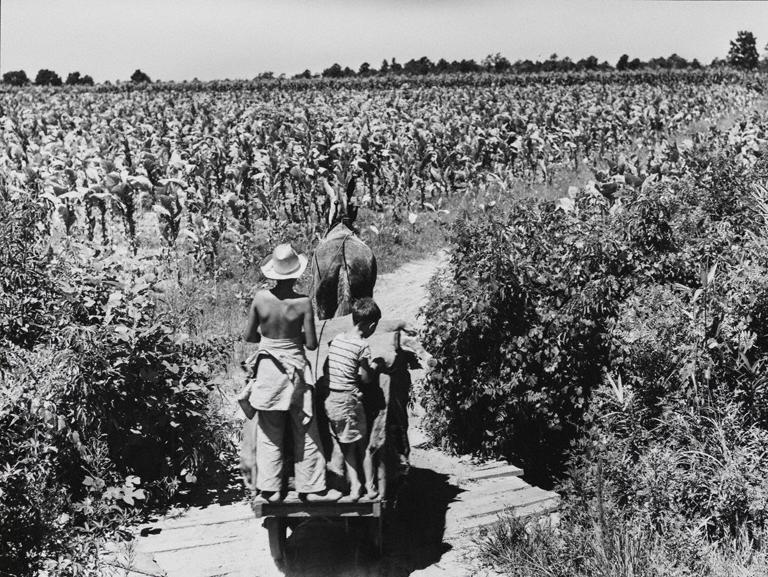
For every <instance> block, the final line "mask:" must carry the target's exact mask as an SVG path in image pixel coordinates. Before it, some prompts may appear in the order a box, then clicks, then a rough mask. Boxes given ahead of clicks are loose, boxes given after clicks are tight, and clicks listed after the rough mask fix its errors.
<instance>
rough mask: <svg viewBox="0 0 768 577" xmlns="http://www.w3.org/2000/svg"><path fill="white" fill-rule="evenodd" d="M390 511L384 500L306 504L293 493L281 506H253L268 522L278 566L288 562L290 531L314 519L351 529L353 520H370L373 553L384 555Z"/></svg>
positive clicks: (254, 504)
mask: <svg viewBox="0 0 768 577" xmlns="http://www.w3.org/2000/svg"><path fill="white" fill-rule="evenodd" d="M386 510H387V501H386V500H384V499H382V498H379V499H376V500H373V501H369V500H366V499H361V500H360V501H358V502H356V503H305V502H304V501H301V500H300V499H299V498H298V496H297V495H296V493H289V495H288V497H287V498H286V499H285V500H284V501H282V502H280V503H264V502H258V501H256V500H254V502H253V511H254V513H255V514H256V517H257V518H263V519H264V527H265V528H266V529H267V531H268V532H269V550H270V553H271V554H272V557H273V559H274V560H275V562H276V563H281V562H282V561H283V559H285V542H286V536H287V529H288V528H289V527H290V528H291V529H294V528H295V527H296V526H298V525H299V524H300V523H302V522H304V521H307V520H309V519H310V518H312V517H322V518H325V519H339V520H342V521H344V522H345V523H346V524H347V526H348V524H349V521H350V520H351V519H366V520H368V523H367V527H368V535H369V536H370V540H371V544H372V546H373V550H374V552H375V553H376V554H379V555H380V554H381V553H382V551H383V547H384V515H385V511H386Z"/></svg>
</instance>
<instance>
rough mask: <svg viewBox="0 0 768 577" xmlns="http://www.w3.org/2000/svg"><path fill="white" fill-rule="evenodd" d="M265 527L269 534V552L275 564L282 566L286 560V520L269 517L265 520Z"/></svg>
mask: <svg viewBox="0 0 768 577" xmlns="http://www.w3.org/2000/svg"><path fill="white" fill-rule="evenodd" d="M264 527H266V529H267V532H268V533H269V552H270V553H271V554H272V558H273V559H274V560H275V563H277V564H280V563H282V562H283V560H284V559H285V530H286V527H287V524H286V522H285V519H281V518H279V517H267V518H266V519H264Z"/></svg>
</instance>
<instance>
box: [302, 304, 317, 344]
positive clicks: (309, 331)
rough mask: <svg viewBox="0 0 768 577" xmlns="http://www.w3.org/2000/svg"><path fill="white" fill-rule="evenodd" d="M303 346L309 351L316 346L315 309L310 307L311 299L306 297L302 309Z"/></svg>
mask: <svg viewBox="0 0 768 577" xmlns="http://www.w3.org/2000/svg"><path fill="white" fill-rule="evenodd" d="M304 346H305V347H307V348H308V349H309V350H310V351H314V350H315V349H316V348H317V334H316V333H315V311H314V310H313V309H312V299H309V298H308V299H307V305H306V309H305V310H304Z"/></svg>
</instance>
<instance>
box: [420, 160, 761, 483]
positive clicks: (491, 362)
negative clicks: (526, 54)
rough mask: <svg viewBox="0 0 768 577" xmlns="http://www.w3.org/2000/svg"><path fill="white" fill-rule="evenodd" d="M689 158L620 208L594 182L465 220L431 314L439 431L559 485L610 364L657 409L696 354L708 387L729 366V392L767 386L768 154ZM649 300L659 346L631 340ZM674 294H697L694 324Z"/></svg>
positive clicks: (429, 344)
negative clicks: (766, 209) (763, 369)
mask: <svg viewBox="0 0 768 577" xmlns="http://www.w3.org/2000/svg"><path fill="white" fill-rule="evenodd" d="M702 157H704V158H705V159H704V160H701V158H702ZM694 159H695V162H694ZM680 163H681V164H683V163H685V164H686V171H687V172H686V174H687V175H688V176H687V177H686V178H684V179H678V180H677V181H669V182H666V183H662V184H655V185H645V186H643V187H642V188H641V189H640V190H637V189H634V188H629V187H625V188H623V189H622V191H621V193H620V195H619V196H618V200H617V201H616V204H615V205H613V206H611V205H610V204H609V202H608V201H607V200H606V199H605V198H604V197H602V196H601V195H599V194H598V193H597V192H596V191H595V190H594V189H590V188H589V187H587V188H585V189H584V190H583V191H581V193H580V194H579V195H578V196H577V198H576V210H574V211H571V212H567V211H563V210H559V209H557V208H556V205H555V204H554V203H542V202H538V201H535V200H530V201H522V202H518V203H516V204H514V205H513V206H511V207H508V208H506V209H499V208H498V207H496V208H495V209H492V210H490V211H484V212H477V211H476V212H467V213H466V214H464V215H463V216H462V217H460V218H459V219H458V221H457V222H456V224H455V227H454V230H453V239H452V257H451V261H450V264H449V266H448V269H447V270H446V271H445V272H444V273H443V275H442V276H440V277H438V278H436V279H435V280H434V281H433V282H432V285H431V287H430V292H431V298H430V302H429V304H428V305H427V307H426V308H425V311H424V312H425V319H426V328H425V331H424V342H425V347H426V348H427V350H428V351H429V352H430V353H431V354H433V355H434V357H435V358H436V360H437V361H438V368H437V370H435V371H433V372H432V373H431V374H430V375H429V376H428V377H427V380H426V384H425V389H424V395H425V397H424V402H425V404H426V405H427V415H428V420H427V425H428V427H429V428H430V430H431V432H432V433H433V435H434V436H435V438H441V439H443V440H444V442H445V443H446V444H447V445H449V446H452V447H454V448H456V449H458V450H461V451H473V452H479V453H485V454H494V455H504V456H506V457H510V458H515V459H518V460H520V461H522V463H523V464H524V466H525V468H526V470H527V472H528V474H529V475H530V476H531V477H532V478H533V479H534V480H536V481H538V482H544V483H546V482H551V480H552V479H553V478H555V477H557V476H558V474H559V473H560V472H562V470H563V469H562V467H563V464H564V456H565V454H566V452H567V450H568V447H569V445H570V442H571V441H572V440H573V439H574V438H575V437H576V436H578V434H579V430H580V428H581V427H582V426H583V425H584V424H587V422H586V421H585V410H586V409H588V407H589V402H590V398H591V391H592V390H593V389H594V387H596V386H599V385H600V384H601V383H603V382H604V380H605V375H607V374H608V373H609V372H613V373H617V374H624V373H626V377H627V378H630V379H634V381H633V385H634V386H636V388H637V389H638V390H640V389H642V393H641V394H643V395H645V396H646V397H648V403H649V405H650V404H652V400H653V398H654V395H655V399H657V400H658V398H661V397H665V398H666V397H667V396H668V391H666V390H663V383H664V379H665V378H666V376H667V372H668V371H669V370H670V367H672V366H677V365H676V364H677V363H680V362H684V363H686V365H685V366H686V370H688V371H689V372H690V371H693V373H691V375H692V376H693V378H694V379H696V380H697V382H704V383H707V382H710V381H711V380H712V379H713V378H714V377H713V376H712V371H713V367H712V366H710V365H712V363H715V362H716V363H718V367H719V370H720V371H721V373H720V374H719V375H718V377H722V379H723V380H724V381H725V382H727V383H728V384H729V385H728V386H729V387H730V390H732V391H734V392H736V393H738V394H740V395H741V394H743V395H746V396H747V397H749V396H750V395H752V397H755V394H754V393H748V392H747V390H751V389H750V387H752V385H753V384H754V374H756V373H755V372H754V371H752V373H754V374H752V376H750V375H748V374H746V373H745V371H744V367H745V365H744V362H743V360H742V357H743V359H745V360H746V359H749V360H748V363H749V364H750V366H754V365H752V363H758V366H762V362H763V360H761V359H763V355H764V354H765V350H764V349H763V348H760V347H755V346H753V341H754V342H758V341H756V339H757V338H758V337H757V336H756V335H754V334H752V333H750V332H749V331H750V326H752V328H754V326H755V323H760V322H762V321H761V320H760V319H762V318H763V317H762V316H760V315H761V314H763V313H761V312H760V311H762V310H763V309H761V308H760V307H761V306H763V305H761V304H760V303H761V302H762V301H760V300H759V295H763V294H764V292H765V290H766V287H767V286H768V284H766V277H765V271H766V270H768V268H766V267H767V266H768V261H766V257H765V255H766V254H768V251H766V246H765V242H764V241H763V240H762V238H763V237H762V236H761V235H762V232H761V231H762V229H761V228H760V226H761V224H760V222H761V221H760V219H759V218H757V216H756V214H755V213H754V211H753V210H752V206H753V202H752V200H751V198H752V197H751V183H752V182H754V181H755V179H756V178H758V177H759V175H760V174H762V172H761V171H763V166H762V165H759V166H757V167H755V168H753V169H751V170H750V171H749V174H748V175H745V169H744V167H743V164H742V163H741V161H740V160H738V159H736V158H734V157H733V156H722V155H716V156H713V155H708V154H707V152H706V151H705V150H704V149H703V147H702V148H697V149H692V150H690V151H689V152H688V153H687V154H686V156H685V158H682V159H681V160H680ZM718 195H720V196H724V197H725V198H726V199H727V202H725V201H718ZM718 266H719V269H718ZM718 271H720V272H719V273H718ZM702 275H703V276H702ZM709 277H712V279H709ZM721 277H722V279H721ZM702 279H703V280H702ZM713 282H714V284H712V283H713ZM745 283H746V284H745ZM742 285H743V286H742ZM674 294H678V295H685V296H682V297H679V298H682V299H683V301H685V302H677V301H675V300H674V299H672V300H671V301H670V299H671V298H672V296H673V295H674ZM755 296H758V300H757V302H755V303H754V305H753V304H751V303H753V301H754V300H755V298H754V297H755ZM651 298H652V299H655V300H656V301H657V302H656V309H654V310H652V311H646V316H647V318H648V319H649V321H650V320H653V322H657V323H659V326H658V327H657V328H658V330H657V331H656V332H655V333H654V334H653V336H652V337H651V339H650V342H653V343H656V344H655V345H654V346H652V347H651V348H650V349H648V350H645V349H641V348H640V345H641V344H642V343H640V342H638V343H637V345H638V346H637V347H636V348H635V349H632V348H631V347H629V348H628V347H627V346H626V343H625V342H624V341H625V340H626V339H624V340H622V338H620V337H621V335H622V334H623V333H622V331H631V330H633V329H632V327H635V329H636V330H637V328H638V327H637V326H636V325H635V324H634V320H629V319H633V318H634V317H632V315H637V314H640V313H641V312H642V311H643V310H644V309H643V306H645V305H647V304H648V301H649V299H651ZM679 298H678V300H679ZM690 302H693V303H694V306H693V308H695V309H696V310H695V311H692V310H690V309H691V306H688V305H686V303H688V304H690ZM670 306H671V307H673V310H678V308H679V307H683V308H684V309H685V308H686V306H687V308H688V310H687V312H686V314H688V315H691V314H692V315H694V317H695V319H696V320H695V322H694V321H692V322H691V323H692V326H686V324H685V323H683V322H682V321H684V320H685V321H686V322H688V321H687V319H688V317H686V316H685V315H674V316H670V313H669V312H668V311H667V309H668V307H670ZM675 307H678V308H675ZM751 308H756V309H758V310H756V313H755V314H754V315H752V310H751ZM664 323H668V324H669V326H668V327H666V328H665V326H662V325H664ZM691 323H688V325H691ZM750 323H751V325H750ZM749 335H752V336H749ZM713 337H717V338H718V339H722V340H717V341H714V342H713V341H711V338H713ZM654 339H655V340H654ZM740 339H741V340H740ZM643 342H645V341H643ZM759 342H760V343H762V342H763V341H759ZM686 346H687V347H688V348H687V349H685V350H680V347H683V348H685V347H686ZM676 347H677V348H676ZM697 355H698V356H697ZM704 357H706V358H704ZM665 363H666V364H665ZM706 375H709V376H706ZM659 387H661V390H660V389H659ZM654 391H655V392H654ZM752 397H750V398H751V399H752V400H751V401H750V402H754V403H762V402H763V400H762V396H761V394H759V395H758V397H759V398H752ZM590 418H591V417H590ZM594 418H599V415H597V416H595V417H594ZM759 418H762V416H759Z"/></svg>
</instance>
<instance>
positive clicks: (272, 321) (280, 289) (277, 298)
mask: <svg viewBox="0 0 768 577" xmlns="http://www.w3.org/2000/svg"><path fill="white" fill-rule="evenodd" d="M314 317H315V315H314V311H313V310H312V302H311V301H310V299H309V297H307V296H306V295H303V294H300V293H297V292H296V291H295V290H293V281H287V282H286V281H279V282H278V283H277V285H276V286H275V288H273V289H272V290H260V291H259V292H257V293H256V296H255V297H254V298H253V302H252V303H251V310H250V315H249V319H248V328H247V329H246V332H245V340H246V341H248V342H251V343H254V342H257V341H258V340H259V328H261V334H262V335H263V336H265V337H267V338H270V339H299V338H303V339H304V346H305V347H306V348H308V349H309V350H314V349H316V348H317V337H316V335H315V320H314Z"/></svg>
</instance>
